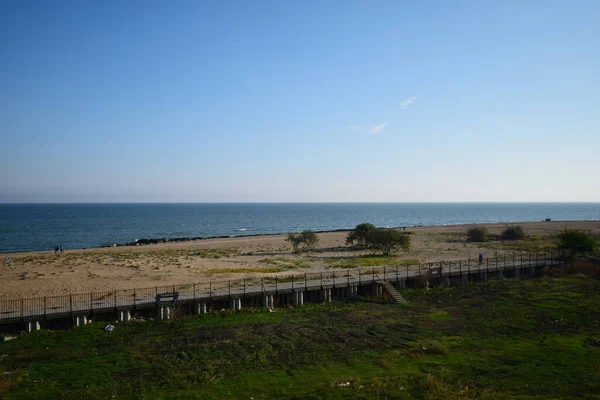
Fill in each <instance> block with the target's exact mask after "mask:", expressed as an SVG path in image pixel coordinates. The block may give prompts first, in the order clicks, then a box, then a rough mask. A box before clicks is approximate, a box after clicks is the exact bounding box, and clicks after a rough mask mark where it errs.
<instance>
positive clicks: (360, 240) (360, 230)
mask: <svg viewBox="0 0 600 400" xmlns="http://www.w3.org/2000/svg"><path fill="white" fill-rule="evenodd" d="M375 229H377V228H376V227H375V225H373V224H370V223H368V222H363V223H362V224H359V225H356V227H355V228H354V229H353V230H352V231H350V233H348V236H347V237H346V245H347V246H357V247H365V248H368V247H369V233H370V232H371V231H373V230H375Z"/></svg>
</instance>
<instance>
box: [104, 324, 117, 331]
mask: <svg viewBox="0 0 600 400" xmlns="http://www.w3.org/2000/svg"><path fill="white" fill-rule="evenodd" d="M113 329H115V326H114V325H106V327H105V328H104V331H105V332H112V331H113Z"/></svg>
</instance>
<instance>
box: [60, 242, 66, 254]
mask: <svg viewBox="0 0 600 400" xmlns="http://www.w3.org/2000/svg"><path fill="white" fill-rule="evenodd" d="M60 252H61V253H64V252H65V248H64V247H63V245H62V244H61V245H60Z"/></svg>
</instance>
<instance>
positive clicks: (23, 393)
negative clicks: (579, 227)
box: [0, 276, 600, 399]
mask: <svg viewBox="0 0 600 400" xmlns="http://www.w3.org/2000/svg"><path fill="white" fill-rule="evenodd" d="M599 289H600V281H599V280H597V279H592V278H585V277H581V276H580V277H577V276H567V277H555V278H551V277H545V278H539V279H535V280H504V281H489V282H485V283H481V284H473V285H469V286H467V287H464V288H460V289H459V288H456V289H433V290H429V291H425V290H409V291H406V292H405V296H406V297H407V298H408V299H409V300H410V302H411V304H410V305H408V306H400V305H396V304H390V303H385V302H379V301H369V300H365V301H359V302H352V303H341V302H340V303H336V302H334V303H330V304H324V305H306V306H303V307H298V308H294V309H278V310H276V312H273V313H270V312H267V311H265V310H246V311H241V312H237V313H236V312H216V313H210V314H206V315H204V316H202V317H189V318H178V319H173V320H171V321H167V322H153V321H146V322H129V323H121V324H117V325H116V329H115V330H114V331H113V332H112V333H106V332H104V331H103V327H104V324H102V325H100V324H97V323H94V324H91V325H88V326H86V327H84V328H78V329H73V330H66V331H40V332H36V333H33V334H28V335H25V334H24V335H19V336H18V337H17V338H16V339H14V340H11V341H5V342H3V343H0V357H1V358H0V397H1V398H3V399H32V398H65V399H80V398H88V399H96V398H98V399H100V398H115V399H119V398H140V399H155V398H161V399H162V398H175V399H194V398H198V399H211V398H232V399H233V398H235V399H237V398H240V399H242V398H243V399H271V398H297V399H305V398H323V399H336V398H339V399H363V398H369V399H370V398H380V399H385V398H425V399H427V398H432V399H433V398H436V399H437V398H439V399H462V398H480V399H481V398H483V399H485V398H489V399H502V398H521V399H531V398H590V399H591V398H598V396H600V290H599Z"/></svg>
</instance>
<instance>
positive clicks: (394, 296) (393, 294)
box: [381, 281, 408, 304]
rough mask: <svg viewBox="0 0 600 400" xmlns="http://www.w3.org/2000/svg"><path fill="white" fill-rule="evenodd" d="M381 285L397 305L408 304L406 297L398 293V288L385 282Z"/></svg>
mask: <svg viewBox="0 0 600 400" xmlns="http://www.w3.org/2000/svg"><path fill="white" fill-rule="evenodd" d="M381 284H382V285H383V288H384V289H385V291H386V292H388V294H389V295H390V296H391V297H392V299H394V301H395V302H396V303H399V304H408V301H407V300H406V299H405V298H404V296H402V295H401V294H400V292H398V291H397V290H396V288H395V287H393V286H392V284H391V283H389V282H388V281H383V282H381Z"/></svg>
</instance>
